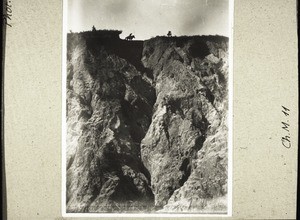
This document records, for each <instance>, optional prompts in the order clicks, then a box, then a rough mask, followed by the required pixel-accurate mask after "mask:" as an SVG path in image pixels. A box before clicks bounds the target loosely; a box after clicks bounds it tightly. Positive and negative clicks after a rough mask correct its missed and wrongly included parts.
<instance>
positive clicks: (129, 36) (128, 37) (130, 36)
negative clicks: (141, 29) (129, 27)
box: [125, 33, 135, 40]
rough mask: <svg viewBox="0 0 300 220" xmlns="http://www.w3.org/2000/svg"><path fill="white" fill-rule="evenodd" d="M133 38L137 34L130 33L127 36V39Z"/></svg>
mask: <svg viewBox="0 0 300 220" xmlns="http://www.w3.org/2000/svg"><path fill="white" fill-rule="evenodd" d="M133 38H135V36H134V35H132V33H130V34H129V35H128V36H127V37H125V40H132V39H133Z"/></svg>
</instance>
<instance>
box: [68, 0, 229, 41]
mask: <svg viewBox="0 0 300 220" xmlns="http://www.w3.org/2000/svg"><path fill="white" fill-rule="evenodd" d="M67 13H68V15H67V19H68V22H67V23H68V29H67V31H68V32H69V31H70V30H72V31H73V32H81V31H89V30H92V26H93V25H94V26H95V27H96V29H97V30H99V29H116V30H122V31H123V32H122V34H121V35H120V37H121V38H125V37H126V36H127V35H129V34H130V33H133V34H134V35H135V37H136V39H137V40H145V39H149V38H151V37H155V36H157V35H166V34H167V32H168V31H172V34H173V35H176V36H181V35H216V34H217V35H223V36H229V0H188V1H182V0H180V1H179V0H113V1H112V0H101V1H100V0H68V9H67Z"/></svg>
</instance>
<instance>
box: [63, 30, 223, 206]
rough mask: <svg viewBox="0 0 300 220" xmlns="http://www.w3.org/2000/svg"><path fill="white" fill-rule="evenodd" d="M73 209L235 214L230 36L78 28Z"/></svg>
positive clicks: (72, 54)
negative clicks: (231, 199)
mask: <svg viewBox="0 0 300 220" xmlns="http://www.w3.org/2000/svg"><path fill="white" fill-rule="evenodd" d="M67 62H68V63H67V68H68V69H67V129H68V130H67V195H66V196H67V212H153V211H158V212H170V211H171V212H172V211H173V212H181V211H187V212H226V209H227V203H226V195H227V130H228V129H227V109H228V95H227V93H228V90H227V82H228V39H227V38H225V37H220V36H193V37H172V38H167V37H156V38H153V39H150V40H147V41H144V42H143V41H124V40H120V39H109V38H101V37H97V35H95V34H94V35H91V34H89V35H87V34H85V33H81V34H68V61H67Z"/></svg>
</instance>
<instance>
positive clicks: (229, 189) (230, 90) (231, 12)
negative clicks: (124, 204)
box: [61, 0, 234, 218]
mask: <svg viewBox="0 0 300 220" xmlns="http://www.w3.org/2000/svg"><path fill="white" fill-rule="evenodd" d="M228 7H229V10H228V12H229V25H228V26H229V27H228V28H229V72H228V75H229V77H228V103H229V105H228V118H227V123H228V145H227V146H228V171H227V172H228V173H227V176H228V179H227V214H217V213H215V214H213V213H211V214H201V213H168V214H166V213H67V212H66V210H67V209H66V208H67V207H66V192H67V190H66V174H67V173H66V162H67V161H66V156H67V155H66V147H67V143H66V141H67V138H66V131H67V130H66V129H67V121H66V92H67V91H66V83H67V82H66V79H67V75H66V68H67V65H66V64H67V63H66V61H67V26H68V20H67V19H68V0H63V40H62V42H63V48H62V155H61V156H62V160H61V161H62V181H61V183H62V194H61V202H62V205H61V207H62V217H176V218H182V217H231V216H232V193H233V190H232V187H233V186H232V181H233V170H232V163H233V159H232V157H233V31H234V0H229V4H228Z"/></svg>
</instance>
